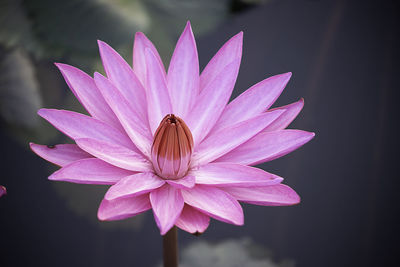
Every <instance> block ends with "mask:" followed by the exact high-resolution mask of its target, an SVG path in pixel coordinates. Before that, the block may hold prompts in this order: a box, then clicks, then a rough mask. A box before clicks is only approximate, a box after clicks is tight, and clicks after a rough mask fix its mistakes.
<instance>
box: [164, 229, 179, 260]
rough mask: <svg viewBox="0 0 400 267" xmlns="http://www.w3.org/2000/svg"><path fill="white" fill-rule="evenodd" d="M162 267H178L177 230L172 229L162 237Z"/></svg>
mask: <svg viewBox="0 0 400 267" xmlns="http://www.w3.org/2000/svg"><path fill="white" fill-rule="evenodd" d="M163 257H164V267H178V229H177V228H176V226H174V227H172V228H171V230H169V231H168V233H166V234H165V235H164V236H163Z"/></svg>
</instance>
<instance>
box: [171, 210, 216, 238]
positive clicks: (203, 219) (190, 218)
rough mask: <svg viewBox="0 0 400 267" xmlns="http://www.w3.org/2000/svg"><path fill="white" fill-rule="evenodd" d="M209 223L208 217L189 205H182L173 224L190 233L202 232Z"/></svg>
mask: <svg viewBox="0 0 400 267" xmlns="http://www.w3.org/2000/svg"><path fill="white" fill-rule="evenodd" d="M209 224H210V217H208V216H207V215H205V214H203V213H201V212H200V211H198V210H196V209H194V208H192V207H191V206H189V205H185V206H184V207H183V210H182V213H181V216H179V218H178V220H176V222H175V225H176V226H178V227H179V228H181V229H182V230H184V231H186V232H189V233H191V234H198V233H200V234H201V233H203V232H204V231H205V230H206V229H207V227H208V225H209Z"/></svg>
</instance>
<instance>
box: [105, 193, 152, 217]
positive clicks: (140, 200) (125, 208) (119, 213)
mask: <svg viewBox="0 0 400 267" xmlns="http://www.w3.org/2000/svg"><path fill="white" fill-rule="evenodd" d="M150 208H151V205H150V201H149V195H148V194H145V195H141V196H137V197H129V198H119V199H114V200H111V201H109V200H105V199H103V201H101V203H100V207H99V210H98V212H97V217H98V218H99V220H101V221H114V220H122V219H126V218H129V217H132V216H135V215H137V214H139V213H142V212H144V211H146V210H149V209H150Z"/></svg>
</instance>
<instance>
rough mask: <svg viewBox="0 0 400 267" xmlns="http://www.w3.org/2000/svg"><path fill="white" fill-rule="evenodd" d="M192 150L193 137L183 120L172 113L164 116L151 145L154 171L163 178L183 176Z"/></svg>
mask: <svg viewBox="0 0 400 267" xmlns="http://www.w3.org/2000/svg"><path fill="white" fill-rule="evenodd" d="M192 151H193V137H192V133H191V132H190V130H189V128H188V127H187V125H186V124H185V122H184V121H183V120H182V119H181V118H179V117H177V116H175V115H174V114H168V115H167V116H165V117H164V119H162V121H161V123H160V125H159V126H158V128H157V130H156V133H155V135H154V141H153V145H152V147H151V159H152V161H153V166H154V170H155V171H156V173H157V174H158V175H159V176H161V177H162V178H164V179H179V178H181V177H183V176H184V175H185V174H186V173H187V171H188V168H189V163H190V158H191V156H192Z"/></svg>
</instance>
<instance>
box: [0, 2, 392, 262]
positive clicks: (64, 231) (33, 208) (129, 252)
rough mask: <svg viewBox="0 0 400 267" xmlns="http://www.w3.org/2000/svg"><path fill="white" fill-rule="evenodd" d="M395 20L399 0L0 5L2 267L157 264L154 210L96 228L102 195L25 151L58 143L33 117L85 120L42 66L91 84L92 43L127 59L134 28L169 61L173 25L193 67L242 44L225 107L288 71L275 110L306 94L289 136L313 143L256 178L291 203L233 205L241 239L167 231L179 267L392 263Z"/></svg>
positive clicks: (96, 61) (224, 233) (222, 233)
mask: <svg viewBox="0 0 400 267" xmlns="http://www.w3.org/2000/svg"><path fill="white" fill-rule="evenodd" d="M399 11H400V9H399V7H398V5H397V4H396V1H344V0H336V1H333V0H332V1H318V0H313V1H311V0H222V1H213V0H205V1H204V0H203V1H195V0H187V1H183V0H182V1H178V0H165V1H157V0H148V1H145V0H132V1H129V0H91V1H89V0H86V1H85V0H68V1H54V0H35V1H34V0H31V1H29V0H9V1H7V0H0V123H1V124H0V125H1V130H0V142H1V153H0V162H1V172H2V174H1V176H0V185H4V186H5V187H7V191H8V194H7V195H6V196H3V197H1V198H0V266H157V264H159V263H160V262H161V236H160V235H159V231H158V229H157V227H156V225H155V223H154V219H153V215H152V214H151V212H146V213H145V214H143V215H140V216H137V217H135V218H133V219H128V220H125V221H121V222H108V223H106V222H99V221H97V217H96V213H97V208H98V204H99V203H100V200H101V199H102V195H103V194H104V192H105V190H106V187H104V186H93V185H76V184H68V183H56V182H50V181H48V180H47V176H49V174H50V173H51V172H52V171H54V170H56V168H55V167H54V166H52V165H51V164H50V163H47V162H45V161H44V160H42V159H40V158H39V157H37V156H36V155H34V154H33V153H32V152H31V151H30V150H29V148H28V142H29V141H34V142H38V143H43V144H57V143H59V142H67V141H68V140H66V138H65V137H64V136H61V134H59V133H57V131H56V130H55V129H53V128H52V127H51V126H50V125H49V124H47V123H45V122H44V121H43V120H42V119H40V118H39V117H38V116H37V115H36V111H37V110H38V109H39V108H40V107H49V108H63V109H71V110H75V111H80V112H82V111H83V110H82V108H81V107H80V106H79V104H78V103H77V101H76V100H75V99H74V98H73V95H72V94H71V92H70V91H69V90H68V88H67V86H66V84H65V82H64V81H63V79H62V76H61V75H60V73H59V72H58V71H57V69H56V67H55V66H54V65H53V62H64V63H68V64H71V65H74V66H77V67H79V68H81V69H83V70H85V71H86V72H88V73H89V74H92V73H93V72H94V71H95V70H97V71H103V69H102V66H101V63H100V58H99V55H98V50H97V47H96V40H97V39H101V40H104V41H106V42H107V43H109V44H110V45H112V46H113V47H114V48H116V49H117V50H118V51H119V52H120V53H121V54H122V55H123V56H124V58H125V59H126V60H127V61H128V62H131V61H132V60H131V56H132V42H133V37H134V33H135V32H136V31H143V32H144V33H145V34H146V35H147V36H148V37H149V38H150V39H151V40H152V41H153V42H154V44H155V45H156V47H157V48H158V49H159V51H160V53H161V54H162V57H163V59H164V62H168V61H169V58H170V55H171V53H172V51H173V47H174V45H175V42H176V40H177V38H178V36H179V34H180V32H181V31H182V30H183V28H184V26H185V22H186V20H191V22H192V27H193V31H194V33H195V36H196V38H197V45H198V50H199V57H200V64H201V67H202V68H203V67H204V66H205V64H206V63H207V62H208V60H209V59H210V58H211V57H212V55H213V54H214V53H215V52H216V51H217V50H218V49H219V47H220V46H221V45H222V44H223V43H224V42H225V41H226V40H227V39H229V38H230V37H231V36H232V35H234V34H236V33H237V32H239V31H244V51H243V59H242V66H241V69H240V73H239V78H238V82H237V84H236V87H235V91H234V96H237V95H238V94H239V93H241V92H242V91H244V90H245V89H247V88H248V87H249V86H251V85H253V84H255V83H256V82H258V81H260V80H262V79H264V78H266V77H268V76H271V75H274V74H279V73H283V72H288V71H291V72H293V76H292V80H291V81H290V83H289V84H288V86H287V87H286V89H285V91H284V92H283V94H282V95H281V97H280V98H279V99H278V101H277V103H276V104H275V106H280V105H284V104H288V103H291V102H294V101H296V100H298V99H299V98H300V97H304V98H305V107H304V109H303V111H302V113H301V114H300V115H299V117H298V118H297V119H296V120H295V122H294V123H292V125H291V126H290V128H298V129H304V130H309V131H315V132H316V137H315V138H314V140H312V141H311V142H310V143H309V144H307V145H305V146H304V147H302V148H301V149H299V150H298V151H295V152H294V153H291V154H290V155H287V156H285V157H283V158H281V159H277V160H275V161H273V162H269V163H267V164H263V165H261V166H260V167H262V168H264V169H265V170H268V171H271V172H273V173H276V174H278V175H280V176H282V177H285V179H286V180H285V183H286V184H288V185H290V186H291V187H293V188H294V189H295V190H296V191H297V192H298V193H299V194H300V195H301V197H302V202H301V204H299V205H297V206H294V207H258V206H252V205H244V211H245V225H244V226H243V227H236V226H232V225H228V224H223V223H220V222H218V221H215V220H212V222H211V225H210V227H209V229H208V230H207V231H206V232H205V233H204V234H203V235H202V236H200V237H195V236H192V235H190V234H187V233H185V232H180V236H179V239H180V241H179V245H180V252H181V259H182V263H183V265H182V266H260V267H261V266H270V267H274V266H280V267H283V266H299V267H314V266H317V267H320V266H327V267H330V266H332V267H333V266H335V267H336V266H398V265H397V264H398V263H397V264H396V262H398V251H399V249H400V245H399V241H398V240H399V237H400V236H399V233H398V232H399V225H400V224H399V220H398V219H397V216H396V215H397V214H398V212H399V209H398V203H397V201H398V199H397V197H398V196H399V193H398V188H399V181H398V180H399V179H398V178H399V177H398V170H397V167H398V165H397V164H399V163H398V162H397V160H399V156H398V152H397V151H398V148H399V146H398V145H399V139H398V136H397V134H398V130H397V128H398V127H397V123H398V122H399V119H398V113H397V109H398V106H397V102H398V99H399V89H400V88H399V86H398V81H397V80H395V78H397V77H398V76H399V63H398V62H399V50H398V48H399V47H400V46H399V24H398V16H399V15H398V14H399ZM166 65H167V64H166ZM396 118H397V119H396Z"/></svg>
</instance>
